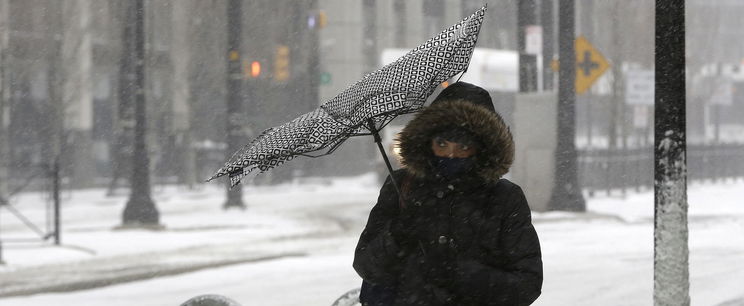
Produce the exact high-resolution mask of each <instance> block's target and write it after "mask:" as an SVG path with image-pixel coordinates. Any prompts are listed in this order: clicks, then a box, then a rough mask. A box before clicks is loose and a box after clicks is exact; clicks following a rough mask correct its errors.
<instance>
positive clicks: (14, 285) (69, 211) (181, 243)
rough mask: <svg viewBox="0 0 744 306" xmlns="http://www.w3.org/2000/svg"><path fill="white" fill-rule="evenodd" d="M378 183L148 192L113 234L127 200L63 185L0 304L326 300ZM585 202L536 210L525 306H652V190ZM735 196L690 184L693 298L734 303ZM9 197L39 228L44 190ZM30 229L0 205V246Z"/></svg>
mask: <svg viewBox="0 0 744 306" xmlns="http://www.w3.org/2000/svg"><path fill="white" fill-rule="evenodd" d="M378 186H379V185H378V182H377V180H376V178H375V177H374V176H372V175H367V176H361V177H356V178H338V179H332V180H327V181H323V180H318V181H315V182H309V183H307V182H306V183H303V184H299V183H297V184H286V185H280V186H260V187H253V186H251V187H247V188H246V189H245V192H244V196H245V202H246V204H247V205H248V209H246V210H244V211H240V210H229V211H224V210H222V208H221V206H222V203H223V201H224V190H223V189H222V188H221V185H220V184H211V185H207V186H205V187H203V188H202V189H199V190H187V189H184V188H179V187H164V188H163V187H158V188H155V190H154V196H153V197H154V200H155V202H156V203H157V206H158V208H159V210H160V213H161V220H162V223H163V224H164V225H165V228H164V229H163V230H159V231H147V230H135V229H117V228H116V227H117V226H118V225H119V222H120V221H119V220H120V216H121V212H122V211H123V207H124V204H125V203H126V200H127V197H126V196H125V195H121V196H116V197H111V198H107V197H105V196H104V191H103V190H87V191H76V192H70V193H66V194H65V196H64V210H63V213H62V215H63V223H62V224H63V234H62V242H63V246H61V247H57V246H52V245H49V244H41V243H26V244H20V243H8V242H6V243H4V244H3V250H2V251H3V253H2V255H3V259H4V260H5V262H6V265H5V266H0V296H5V297H0V305H2V306H5V305H8V306H11V305H12V306H16V305H17V306H24V305H65V304H68V305H76V306H77V305H91V306H92V305H179V304H180V303H182V302H184V301H186V300H187V299H189V298H191V297H193V296H196V295H200V294H207V293H215V294H223V295H226V296H229V297H231V298H233V299H234V300H236V301H238V302H240V303H242V304H243V305H246V306H248V305H268V306H273V305H330V304H331V303H332V302H333V301H334V300H335V299H336V298H337V297H338V296H340V295H341V294H342V293H344V292H345V291H347V290H349V289H352V288H354V287H356V286H358V285H359V282H360V280H359V278H358V276H356V274H355V272H354V271H353V269H352V268H351V262H352V256H353V250H354V246H355V244H356V239H357V237H358V235H359V233H360V232H361V229H362V227H363V226H364V224H365V222H366V218H367V214H368V212H369V209H371V207H372V205H373V204H374V201H375V199H376V196H377V192H378ZM587 200H588V208H589V212H587V213H585V214H574V213H563V212H551V213H535V214H534V216H533V217H534V221H535V227H536V228H537V231H538V234H539V235H540V239H541V244H542V249H543V261H544V268H545V282H544V286H543V294H542V296H541V297H540V298H539V299H538V301H537V302H536V303H535V305H651V304H652V301H653V300H652V291H653V205H654V204H653V193H652V192H643V193H637V194H628V196H627V197H626V198H621V197H619V196H603V197H596V198H588V199H587ZM742 202H744V183H742V182H736V183H733V182H728V183H722V184H719V185H692V186H690V188H689V203H690V212H689V213H690V225H689V227H690V252H691V254H690V278H691V288H690V291H691V296H692V304H693V305H744V289H743V288H744V287H743V286H742V285H741V284H742V283H744V235H742V233H744V203H742ZM13 205H14V207H16V208H17V209H18V210H19V211H21V212H23V213H24V214H25V215H27V216H29V218H30V219H31V220H32V221H34V222H36V223H38V224H40V225H42V226H43V225H44V217H45V215H44V214H45V212H44V210H43V207H44V206H45V205H47V199H46V198H45V197H43V196H40V195H38V194H23V195H21V196H20V197H17V198H15V199H14V200H13ZM33 235H34V234H33V233H32V232H30V231H29V230H28V229H27V228H26V227H25V226H24V225H23V224H21V223H20V222H19V221H17V219H15V217H13V216H11V215H10V214H8V212H7V211H6V210H5V209H3V210H2V211H0V237H1V238H2V240H3V241H9V240H11V239H17V238H22V237H33ZM69 289H76V290H73V291H68V290H69ZM37 291H40V292H38V293H37ZM44 291H54V292H44ZM31 293H35V294H31ZM18 294H23V295H18ZM9 295H14V296H9Z"/></svg>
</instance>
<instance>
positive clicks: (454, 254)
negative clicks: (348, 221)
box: [354, 103, 542, 306]
mask: <svg viewBox="0 0 744 306" xmlns="http://www.w3.org/2000/svg"><path fill="white" fill-rule="evenodd" d="M463 107H465V109H464V110H463V109H462V108H463ZM468 107H469V106H467V105H464V104H462V103H460V104H458V103H454V104H447V105H444V106H441V104H440V105H437V107H434V106H432V107H429V108H427V109H426V110H424V112H422V113H421V114H420V115H419V116H418V117H417V118H415V119H414V120H413V121H412V122H410V123H409V125H408V126H406V128H405V129H404V130H403V132H402V136H401V139H400V140H401V143H400V145H401V151H402V154H403V158H404V164H405V165H406V166H407V167H406V168H405V169H403V170H398V171H396V172H395V173H394V174H393V175H394V176H395V178H396V181H397V182H398V183H399V184H400V185H401V189H402V190H403V191H402V193H403V195H404V196H403V200H402V201H401V199H400V198H399V196H398V194H397V193H396V191H395V190H394V187H393V185H392V182H391V180H390V178H389V177H388V179H387V181H386V182H385V184H384V185H383V187H382V189H381V190H380V195H379V198H378V201H377V204H376V205H375V206H374V208H373V209H372V211H371V213H370V216H369V220H368V222H367V226H366V227H365V229H364V231H363V232H362V235H361V237H360V239H359V243H358V245H357V248H356V253H355V257H354V268H355V269H356V271H357V273H358V274H359V275H360V276H361V277H362V278H363V279H364V281H366V282H368V283H369V284H372V285H374V286H375V287H376V288H378V289H379V288H383V289H384V291H386V292H392V295H393V296H394V298H393V300H394V301H393V303H392V305H427V306H435V305H510V306H514V305H529V304H531V303H532V302H533V301H534V300H535V299H536V298H537V297H538V296H539V295H540V290H541V287H542V259H541V254H540V244H539V241H538V237H537V234H536V232H535V229H534V227H533V226H532V223H531V214H530V208H529V206H528V205H527V201H526V199H525V196H524V194H523V192H522V189H521V188H520V187H519V186H517V185H516V184H514V183H512V182H510V181H508V180H506V179H501V178H500V176H501V175H502V174H503V173H505V171H507V169H508V168H509V166H510V164H511V160H512V156H513V143H512V142H511V134H510V133H509V131H508V128H507V127H506V126H505V125H504V124H503V121H502V120H501V118H500V117H498V118H497V119H498V120H497V121H496V123H497V125H496V126H494V125H493V124H491V123H493V122H491V123H488V122H487V124H485V125H483V124H481V125H479V123H480V121H479V120H478V119H479V118H480V119H483V118H481V117H479V116H492V115H490V114H491V113H488V112H487V111H486V110H485V109H484V112H485V113H483V114H481V113H478V112H480V110H476V115H477V116H475V118H476V120H473V119H472V118H473V109H469V108H468ZM453 109H454V110H455V112H454V113H453ZM437 110H441V112H440V113H439V114H437ZM459 110H462V111H463V114H465V115H467V116H469V117H466V118H463V117H461V116H460V117H458V114H457V111H459ZM478 114H479V115H478ZM421 118H423V119H421ZM486 119H488V120H490V117H488V118H486ZM488 120H486V121H488ZM463 122H466V123H473V122H475V123H473V124H471V125H467V124H465V125H463V124H462V123H463ZM453 124H458V126H460V127H462V126H465V127H466V128H469V129H470V131H471V132H472V133H474V134H476V135H483V134H484V133H485V134H488V135H486V136H483V137H481V138H480V141H481V142H482V144H481V150H480V151H479V153H478V154H479V156H478V157H477V158H478V164H477V166H478V167H477V169H478V170H477V171H473V173H472V174H471V175H464V176H461V177H459V178H456V179H450V180H447V179H444V178H441V177H438V176H435V175H434V174H433V173H432V172H431V169H428V168H427V167H426V165H427V159H429V158H431V154H429V155H427V154H426V152H430V139H431V137H430V136H431V135H430V134H431V133H434V132H436V131H437V129H439V130H441V128H446V127H447V126H451V125H453ZM499 129H501V130H499ZM504 129H505V132H504ZM494 131H495V132H496V133H494ZM493 134H499V135H501V136H497V137H493ZM489 137H490V138H489ZM489 146H493V147H489ZM510 154H511V155H510ZM363 302H364V301H363Z"/></svg>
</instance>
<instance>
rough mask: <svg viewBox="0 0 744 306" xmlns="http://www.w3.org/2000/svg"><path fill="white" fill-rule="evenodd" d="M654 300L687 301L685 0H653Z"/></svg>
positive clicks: (664, 302)
mask: <svg viewBox="0 0 744 306" xmlns="http://www.w3.org/2000/svg"><path fill="white" fill-rule="evenodd" d="M655 28H656V48H655V51H656V52H655V53H656V58H655V61H656V76H655V86H656V90H655V95H656V96H655V105H656V110H655V113H654V115H655V118H656V120H655V124H654V142H655V143H654V170H655V171H654V195H655V197H654V200H655V201H654V202H655V207H654V305H680V306H686V305H690V293H689V287H690V280H689V258H688V257H689V249H688V245H687V242H688V230H687V160H686V159H687V141H686V133H685V128H686V121H687V120H686V115H687V114H686V110H685V104H686V100H685V1H684V0H656V27H655Z"/></svg>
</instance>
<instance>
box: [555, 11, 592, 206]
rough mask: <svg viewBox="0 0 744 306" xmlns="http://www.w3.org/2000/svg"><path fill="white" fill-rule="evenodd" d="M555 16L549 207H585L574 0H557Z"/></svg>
mask: <svg viewBox="0 0 744 306" xmlns="http://www.w3.org/2000/svg"><path fill="white" fill-rule="evenodd" d="M559 4H560V5H559V14H558V16H559V20H558V52H559V54H558V57H559V58H560V67H559V71H558V77H559V78H558V111H557V112H558V124H557V125H558V131H557V145H556V149H555V175H554V180H553V191H552V194H551V196H550V201H549V202H548V209H549V210H564V211H579V212H583V211H586V203H585V201H584V196H583V195H582V194H581V186H579V180H578V165H577V157H578V154H577V152H576V143H575V137H576V87H575V84H576V52H575V48H574V39H575V36H576V34H575V32H576V30H575V26H574V14H575V12H574V0H560V2H559Z"/></svg>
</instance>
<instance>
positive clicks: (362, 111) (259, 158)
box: [208, 6, 486, 188]
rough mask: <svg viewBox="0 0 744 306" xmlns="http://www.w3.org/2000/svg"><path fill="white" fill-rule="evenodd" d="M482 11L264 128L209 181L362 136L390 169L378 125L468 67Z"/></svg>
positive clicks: (419, 103)
mask: <svg viewBox="0 0 744 306" xmlns="http://www.w3.org/2000/svg"><path fill="white" fill-rule="evenodd" d="M485 12H486V7H485V6H483V7H482V8H480V9H479V10H477V11H475V13H473V14H472V15H470V16H469V17H467V18H465V19H463V20H462V21H460V22H458V23H457V24H455V25H453V26H451V27H450V28H448V29H446V30H444V31H442V32H441V33H439V34H438V35H436V36H434V37H432V38H431V39H429V40H427V41H426V42H425V43H424V44H422V45H420V46H419V47H417V48H415V49H413V50H411V51H410V52H408V53H407V54H406V55H404V56H402V57H401V58H399V59H397V60H396V61H395V62H393V63H390V64H388V65H386V66H384V67H382V68H380V69H379V70H377V71H375V72H372V73H369V74H367V75H366V76H364V77H363V78H362V79H361V80H359V81H357V82H356V83H354V84H353V85H351V86H349V87H348V88H346V89H345V90H344V91H343V92H341V93H340V94H339V95H337V96H336V97H334V98H333V99H331V100H329V101H327V102H326V103H324V104H323V105H321V106H320V107H319V108H317V109H315V110H314V111H311V112H309V113H306V114H303V115H301V116H299V117H297V118H295V119H294V120H292V121H290V122H287V123H284V124H282V125H279V126H276V127H273V128H269V129H267V130H265V131H263V132H262V133H261V134H260V135H259V136H258V137H256V138H255V139H254V140H253V141H251V142H250V143H248V144H247V145H246V146H244V147H243V148H242V149H241V150H239V151H237V152H235V153H234V154H233V155H232V157H231V158H230V159H229V160H228V161H227V162H226V163H225V165H224V166H223V167H222V168H220V169H219V170H217V172H216V173H215V174H214V175H213V176H212V177H211V178H209V179H208V181H210V180H213V179H215V178H218V177H221V176H224V175H227V176H228V177H229V178H230V186H235V185H237V184H239V183H240V180H241V179H242V178H243V177H245V176H246V175H248V174H250V173H252V172H254V171H255V170H256V169H258V174H260V173H263V172H266V171H268V170H270V169H273V168H275V167H277V166H279V165H281V164H283V163H285V162H287V161H290V160H292V159H293V158H294V157H296V156H299V155H302V156H310V157H318V156H323V155H328V154H331V153H333V151H335V150H336V149H337V148H338V147H339V146H340V145H341V144H342V143H343V142H344V141H346V140H347V139H348V138H349V137H352V136H361V135H372V136H374V137H375V142H377V145H378V147H379V149H380V152H381V153H382V156H383V158H384V160H385V163H386V164H387V167H388V170H389V171H390V172H392V167H391V166H390V162H389V161H388V159H387V156H386V155H385V151H384V149H383V148H382V144H381V143H380V136H379V131H380V129H382V128H383V127H385V125H387V124H388V123H390V121H392V120H393V119H394V118H395V117H397V116H398V115H403V114H408V113H412V112H416V111H418V110H419V109H421V108H422V107H423V106H424V102H426V98H427V97H429V96H430V95H431V94H432V93H433V92H434V90H436V88H437V87H438V86H439V85H440V84H441V83H443V82H444V81H447V80H449V79H450V78H452V77H454V76H455V75H457V74H458V73H461V72H465V70H467V67H468V64H469V63H470V57H471V56H472V54H473V50H474V49H475V44H476V41H477V39H478V33H479V32H480V27H481V24H482V23H483V17H484V15H485ZM311 153H314V154H316V155H313V154H311ZM393 185H395V186H396V188H397V184H393Z"/></svg>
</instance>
